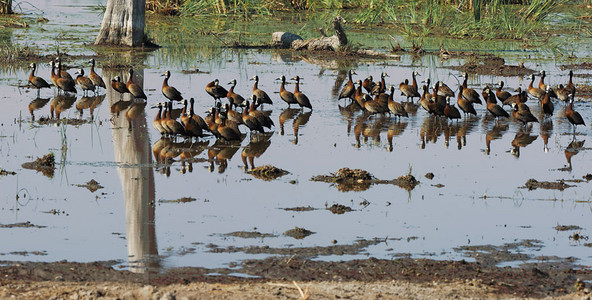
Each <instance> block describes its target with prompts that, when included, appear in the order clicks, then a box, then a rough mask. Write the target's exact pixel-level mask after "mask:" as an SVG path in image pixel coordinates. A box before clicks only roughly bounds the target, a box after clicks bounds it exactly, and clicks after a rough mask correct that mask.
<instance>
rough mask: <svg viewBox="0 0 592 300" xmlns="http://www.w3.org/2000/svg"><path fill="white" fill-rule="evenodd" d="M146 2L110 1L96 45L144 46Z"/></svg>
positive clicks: (130, 0) (137, 0)
mask: <svg viewBox="0 0 592 300" xmlns="http://www.w3.org/2000/svg"><path fill="white" fill-rule="evenodd" d="M145 22H146V0H108V1H107V9H106V10H105V15H104V17H103V23H102V24H101V31H100V32H99V36H97V39H96V40H95V45H120V46H130V47H138V46H144V42H145V40H146V39H145V36H144V26H145Z"/></svg>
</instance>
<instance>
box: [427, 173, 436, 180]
mask: <svg viewBox="0 0 592 300" xmlns="http://www.w3.org/2000/svg"><path fill="white" fill-rule="evenodd" d="M425 178H427V179H429V180H432V179H434V173H432V172H429V173H426V174H425Z"/></svg>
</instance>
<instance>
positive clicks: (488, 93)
mask: <svg viewBox="0 0 592 300" xmlns="http://www.w3.org/2000/svg"><path fill="white" fill-rule="evenodd" d="M486 91H488V92H487V93H486ZM481 96H482V97H483V99H487V97H490V98H489V99H491V101H493V102H494V103H497V97H496V96H495V93H494V92H493V90H492V89H491V87H490V86H489V84H486V85H485V87H484V88H483V91H481Z"/></svg>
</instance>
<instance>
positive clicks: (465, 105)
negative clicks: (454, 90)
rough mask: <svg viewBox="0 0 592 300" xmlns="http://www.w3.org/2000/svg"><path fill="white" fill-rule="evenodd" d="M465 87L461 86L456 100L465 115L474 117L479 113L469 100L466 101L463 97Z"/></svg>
mask: <svg viewBox="0 0 592 300" xmlns="http://www.w3.org/2000/svg"><path fill="white" fill-rule="evenodd" d="M463 90H464V88H463V86H462V85H461V86H459V90H458V96H457V98H456V103H457V104H458V107H460V109H461V110H462V111H463V112H464V113H465V114H472V115H475V116H476V115H477V112H476V111H475V108H474V107H473V103H472V102H471V101H469V100H467V99H465V97H463Z"/></svg>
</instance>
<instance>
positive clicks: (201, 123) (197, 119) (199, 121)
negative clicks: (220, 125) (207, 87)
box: [189, 98, 209, 132]
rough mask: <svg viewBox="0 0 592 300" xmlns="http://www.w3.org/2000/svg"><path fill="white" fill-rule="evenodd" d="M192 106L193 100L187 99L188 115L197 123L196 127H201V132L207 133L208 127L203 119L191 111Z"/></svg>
mask: <svg viewBox="0 0 592 300" xmlns="http://www.w3.org/2000/svg"><path fill="white" fill-rule="evenodd" d="M194 104H195V99H193V98H190V99H189V115H190V116H191V118H192V119H193V120H194V121H195V122H196V123H197V125H198V126H199V127H201V130H202V132H203V131H208V130H209V127H208V124H207V123H206V121H204V119H203V118H202V117H200V116H199V115H198V114H196V113H195V111H194V110H193V107H194Z"/></svg>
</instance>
